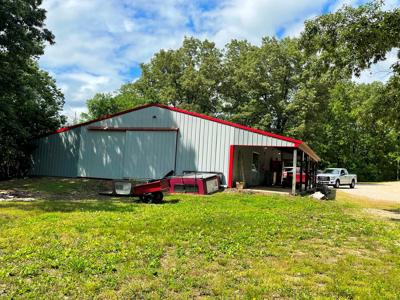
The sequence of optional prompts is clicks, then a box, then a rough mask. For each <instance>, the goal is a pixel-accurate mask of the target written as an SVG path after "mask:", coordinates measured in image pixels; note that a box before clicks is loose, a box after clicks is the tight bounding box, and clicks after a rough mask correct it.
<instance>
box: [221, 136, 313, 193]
mask: <svg viewBox="0 0 400 300" xmlns="http://www.w3.org/2000/svg"><path fill="white" fill-rule="evenodd" d="M294 141H295V143H294V145H293V146H292V147H276V146H268V145H265V146H263V145H258V146H259V147H265V148H274V149H278V150H282V151H285V152H290V153H292V165H293V176H292V188H291V194H292V195H296V194H297V191H296V183H297V182H296V171H297V163H298V161H297V160H298V156H299V155H300V159H299V162H300V174H302V173H303V163H304V162H307V163H308V162H311V164H307V165H306V167H307V168H306V169H307V171H309V170H308V168H311V169H310V171H312V172H313V183H312V186H315V185H316V180H315V179H316V171H317V164H318V162H319V161H320V160H321V159H320V157H319V156H318V155H317V154H316V153H315V152H314V151H313V150H312V149H311V148H310V147H309V146H308V145H307V144H306V143H304V142H303V141H300V140H294ZM243 146H248V147H252V146H253V145H230V147H229V169H228V182H227V183H228V187H229V188H232V187H233V166H234V157H235V149H236V148H237V147H243ZM302 184H303V182H302V176H300V192H301V190H302ZM310 186H311V182H310ZM307 187H308V182H307V183H306V190H307Z"/></svg>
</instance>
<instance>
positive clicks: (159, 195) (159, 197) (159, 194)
mask: <svg viewBox="0 0 400 300" xmlns="http://www.w3.org/2000/svg"><path fill="white" fill-rule="evenodd" d="M151 198H152V200H153V203H160V202H161V201H162V200H163V198H164V194H163V193H162V192H155V193H153V194H152V197H151Z"/></svg>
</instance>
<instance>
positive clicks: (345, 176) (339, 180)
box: [317, 168, 357, 188]
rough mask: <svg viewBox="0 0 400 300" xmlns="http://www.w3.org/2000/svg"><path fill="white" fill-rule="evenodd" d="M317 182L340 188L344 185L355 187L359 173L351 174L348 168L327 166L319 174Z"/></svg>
mask: <svg viewBox="0 0 400 300" xmlns="http://www.w3.org/2000/svg"><path fill="white" fill-rule="evenodd" d="M317 183H318V184H325V185H331V186H334V187H335V188H339V187H340V186H342V185H348V186H350V188H354V187H355V185H356V183H357V175H355V174H349V172H348V171H347V169H344V168H327V169H326V170H325V171H323V172H322V173H321V174H318V175H317Z"/></svg>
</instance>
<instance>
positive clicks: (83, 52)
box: [40, 0, 398, 114]
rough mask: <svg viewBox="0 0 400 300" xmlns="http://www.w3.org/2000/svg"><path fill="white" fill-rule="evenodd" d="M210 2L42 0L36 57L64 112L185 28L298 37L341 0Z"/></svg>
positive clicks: (252, 37)
mask: <svg viewBox="0 0 400 300" xmlns="http://www.w3.org/2000/svg"><path fill="white" fill-rule="evenodd" d="M213 1H215V2H214V3H208V2H207V0H202V1H200V2H192V1H189V0H164V1H161V0H159V1H154V0H113V1H109V0H45V1H44V7H45V8H46V9H47V10H48V14H47V27H48V28H49V29H50V30H52V32H53V33H54V34H55V36H56V45H54V46H49V47H47V48H46V50H45V55H44V56H43V57H42V58H41V59H40V64H41V66H42V67H43V68H45V69H46V70H48V71H49V72H51V74H53V75H54V77H55V78H56V80H57V83H58V85H59V86H60V88H61V89H62V90H63V92H64V93H65V96H66V105H65V113H67V114H71V113H72V114H73V113H74V112H75V111H81V110H82V109H84V107H85V100H86V99H88V98H90V97H92V96H93V95H94V94H95V93H96V92H111V91H114V90H116V89H117V88H118V87H119V86H120V85H121V84H122V83H124V82H127V81H132V80H134V77H135V76H137V69H138V65H139V63H141V62H147V61H148V60H149V59H150V58H151V56H152V55H153V54H154V53H155V52H157V51H159V50H160V49H161V48H164V49H166V48H177V47H179V46H180V45H181V43H182V40H183V38H184V36H185V35H186V36H196V37H198V38H208V39H210V40H213V41H216V43H217V45H218V46H223V45H224V44H225V43H226V42H228V41H229V40H230V39H232V38H238V39H247V40H249V41H250V42H252V43H256V44H259V43H260V41H261V38H262V37H263V36H266V35H275V34H276V33H277V32H280V34H281V35H284V36H288V35H289V36H297V35H299V33H300V32H301V30H302V29H303V22H304V20H305V19H307V18H310V17H313V16H315V15H318V14H320V13H321V12H322V11H323V9H324V8H326V7H327V6H330V8H329V10H330V11H331V10H335V9H337V8H338V7H340V6H341V5H342V4H343V3H344V2H345V1H346V0H339V1H331V0H287V1H276V0H252V1H249V0H248V1H244V0H224V1H218V0H213ZM348 1H352V0H347V2H348ZM395 1H398V0H389V2H390V3H392V2H393V3H394V2H395ZM388 5H389V4H388ZM390 5H393V4H390ZM132 70H136V72H130V71H132Z"/></svg>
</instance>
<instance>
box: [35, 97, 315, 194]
mask: <svg viewBox="0 0 400 300" xmlns="http://www.w3.org/2000/svg"><path fill="white" fill-rule="evenodd" d="M36 142H37V148H36V150H35V151H34V153H33V156H32V170H31V174H32V175H40V176H62V177H91V178H110V179H121V178H135V179H144V178H160V177H162V176H163V175H164V174H166V173H168V172H169V171H170V170H174V171H175V173H176V174H181V173H182V172H184V171H208V172H220V173H222V174H223V184H225V185H227V186H229V187H232V186H234V185H235V182H236V181H243V180H244V181H246V183H247V185H249V186H254V185H262V184H273V183H274V180H275V181H276V180H277V178H276V177H279V176H280V175H279V169H280V170H282V166H284V165H286V166H288V165H289V166H293V165H295V166H296V165H297V166H298V165H299V164H300V166H301V170H306V171H307V172H309V173H310V174H311V171H314V172H315V170H316V168H315V164H316V163H317V162H318V161H319V157H318V155H316V154H315V153H314V151H313V150H312V149H311V148H310V147H308V146H307V145H306V144H305V143H303V142H302V141H300V140H295V139H292V138H289V137H284V136H280V135H277V134H273V133H269V132H266V131H261V130H257V129H253V128H249V127H245V126H241V125H238V124H234V123H231V122H227V121H224V120H220V119H216V118H212V117H209V116H206V115H202V114H198V113H194V112H189V111H185V110H181V109H177V108H174V107H169V106H164V105H159V104H149V105H144V106H141V107H136V108H134V109H131V110H128V111H124V112H120V113H117V114H115V115H112V116H106V117H103V118H100V119H97V120H93V121H90V122H86V123H82V124H78V125H74V126H70V127H65V128H61V129H59V130H58V131H56V132H55V133H53V134H50V135H48V136H45V137H42V138H40V139H38V140H37V141H36ZM294 170H295V172H296V168H295V169H294ZM301 172H302V171H300V173H301ZM293 176H294V178H295V174H294V175H293ZM293 181H295V180H293ZM307 181H309V182H306V187H307V186H311V184H312V182H311V179H307ZM301 186H302V185H301ZM294 188H295V185H294ZM293 192H295V190H293Z"/></svg>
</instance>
